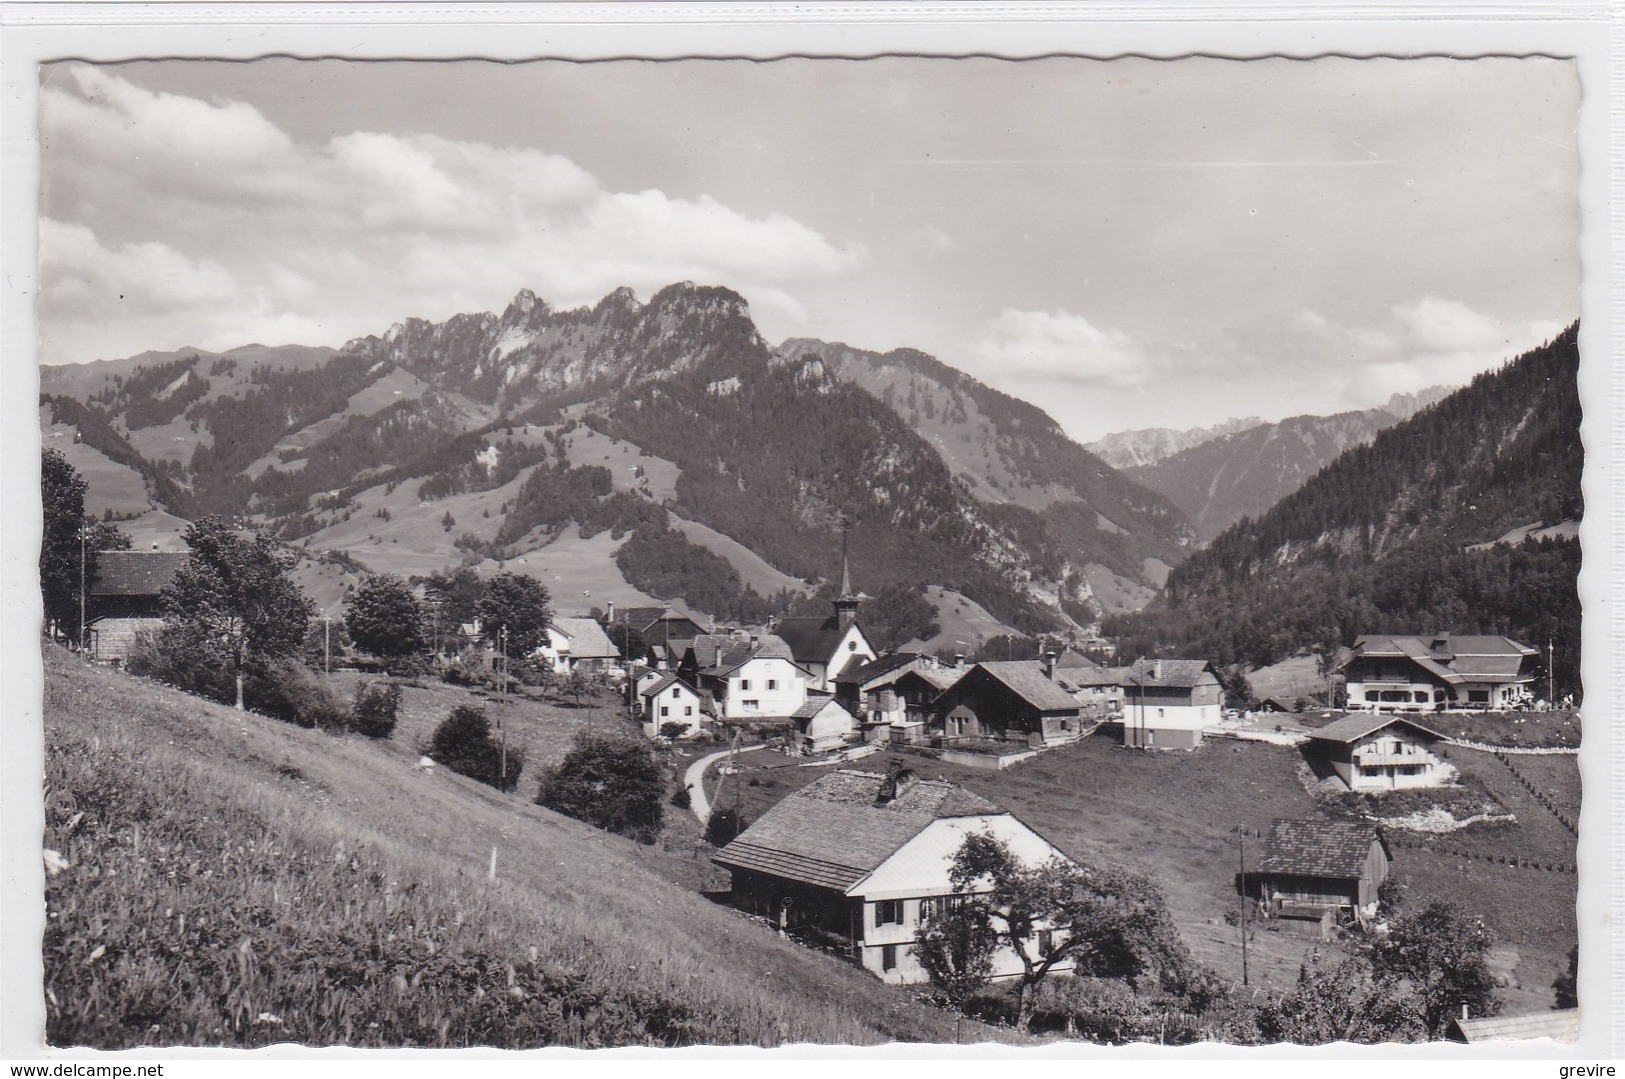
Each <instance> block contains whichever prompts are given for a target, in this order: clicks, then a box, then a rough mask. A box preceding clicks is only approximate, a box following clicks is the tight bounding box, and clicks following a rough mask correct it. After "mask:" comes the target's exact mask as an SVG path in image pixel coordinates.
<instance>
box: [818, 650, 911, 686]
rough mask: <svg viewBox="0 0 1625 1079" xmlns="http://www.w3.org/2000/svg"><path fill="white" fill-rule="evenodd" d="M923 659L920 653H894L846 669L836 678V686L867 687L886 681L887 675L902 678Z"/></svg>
mask: <svg viewBox="0 0 1625 1079" xmlns="http://www.w3.org/2000/svg"><path fill="white" fill-rule="evenodd" d="M923 658H924V657H923V656H921V655H920V653H918V652H893V653H891V654H890V655H885V656H881V657H880V658H879V659H875V660H870V661H869V662H868V663H863V664H859V665H858V666H855V667H848V668H846V669H845V670H843V671H842V672H841V673H840V674H839V675H837V676H836V678H835V684H836V685H857V686H867V685H868V684H869V683H871V682H875V681H880V680H882V679H885V678H886V676H887V675H891V674H897V675H899V676H900V675H901V672H903V671H906V670H908V669H909V667H910V666H912V665H913V664H915V663H918V662H919V661H920V660H921V659H923Z"/></svg>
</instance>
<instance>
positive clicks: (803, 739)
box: [790, 697, 858, 753]
mask: <svg viewBox="0 0 1625 1079" xmlns="http://www.w3.org/2000/svg"><path fill="white" fill-rule="evenodd" d="M790 723H791V736H792V737H793V738H794V739H795V741H796V744H797V745H799V746H800V747H801V748H802V750H803V751H804V752H807V753H828V752H829V751H830V750H832V749H840V748H841V747H842V746H844V745H845V744H846V743H848V742H850V741H853V740H854V739H855V738H856V737H857V733H858V724H857V721H856V720H855V719H853V718H852V713H851V712H848V711H847V710H846V709H845V708H842V707H841V706H840V705H839V704H836V703H835V698H833V697H810V698H808V700H807V703H806V704H804V705H802V706H801V707H800V708H797V709H796V710H795V711H794V712H791V713H790Z"/></svg>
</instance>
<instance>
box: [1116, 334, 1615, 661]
mask: <svg viewBox="0 0 1625 1079" xmlns="http://www.w3.org/2000/svg"><path fill="white" fill-rule="evenodd" d="M1578 371H1579V349H1578V327H1577V326H1571V327H1569V328H1568V329H1567V330H1565V331H1564V332H1563V333H1561V334H1559V335H1558V336H1557V337H1556V338H1555V339H1554V340H1552V341H1551V342H1549V343H1547V344H1545V345H1543V346H1541V347H1539V348H1536V349H1533V350H1531V351H1529V352H1527V353H1525V354H1523V355H1521V356H1519V357H1517V358H1516V359H1514V360H1511V361H1510V362H1508V363H1507V364H1505V365H1503V366H1502V367H1501V368H1500V369H1498V370H1495V371H1492V372H1489V373H1486V374H1482V375H1480V376H1478V377H1477V378H1475V379H1474V380H1473V382H1472V383H1471V384H1470V385H1468V386H1466V387H1464V388H1462V389H1460V390H1457V391H1455V392H1454V393H1451V394H1449V395H1448V396H1447V397H1445V398H1443V399H1442V400H1440V401H1438V402H1437V403H1435V404H1433V405H1431V406H1428V407H1426V408H1423V409H1422V410H1421V411H1419V412H1417V413H1416V414H1415V415H1414V416H1412V417H1411V418H1409V419H1407V420H1404V421H1402V422H1400V423H1398V424H1396V425H1394V426H1392V427H1390V428H1389V429H1387V430H1385V431H1383V432H1381V433H1379V434H1377V435H1376V437H1375V438H1373V439H1372V440H1371V441H1370V442H1369V443H1368V444H1364V445H1359V446H1355V447H1353V448H1351V449H1349V450H1347V451H1346V452H1344V453H1343V454H1342V455H1341V456H1339V457H1338V458H1337V459H1336V460H1335V461H1333V462H1332V463H1331V464H1330V465H1328V466H1327V467H1326V468H1325V469H1323V470H1322V471H1320V472H1319V473H1317V474H1316V475H1315V476H1314V477H1312V478H1311V479H1310V480H1309V481H1308V482H1307V483H1305V484H1304V485H1303V486H1302V487H1301V488H1300V489H1298V490H1297V491H1295V492H1294V493H1292V494H1290V495H1288V496H1287V497H1285V498H1283V499H1282V500H1281V501H1280V502H1279V503H1277V504H1276V505H1275V506H1273V507H1272V508H1271V509H1269V510H1268V511H1267V512H1265V513H1264V514H1262V515H1261V516H1260V517H1258V518H1257V519H1256V520H1245V521H1241V522H1238V523H1237V524H1235V525H1233V526H1231V527H1230V528H1228V529H1226V530H1225V531H1224V532H1222V533H1221V534H1220V535H1219V536H1217V537H1216V538H1215V539H1214V540H1213V542H1212V543H1211V544H1209V545H1208V546H1207V547H1206V548H1205V549H1204V550H1201V551H1198V552H1197V553H1195V554H1193V555H1192V556H1191V557H1190V558H1189V559H1188V560H1186V561H1185V562H1184V563H1183V564H1181V565H1180V566H1178V567H1176V568H1175V569H1174V571H1173V572H1172V573H1171V574H1170V576H1169V579H1168V584H1167V587H1166V589H1165V591H1164V593H1163V594H1162V595H1161V596H1160V597H1159V598H1158V599H1157V601H1156V602H1155V603H1154V604H1152V605H1151V606H1150V607H1148V608H1147V609H1146V610H1145V611H1144V612H1141V613H1140V614H1139V615H1136V616H1128V617H1125V618H1123V619H1119V620H1118V621H1117V623H1116V625H1115V626H1114V627H1113V628H1114V629H1116V630H1118V631H1120V632H1121V633H1122V634H1123V635H1124V636H1125V637H1126V638H1127V639H1128V647H1130V648H1139V649H1142V650H1145V651H1146V652H1147V654H1150V653H1151V652H1154V651H1156V650H1158V649H1164V650H1172V651H1174V652H1176V653H1183V652H1187V651H1188V652H1191V653H1192V654H1199V655H1205V656H1206V657H1208V658H1210V659H1212V660H1215V661H1217V662H1221V663H1228V662H1246V663H1249V664H1251V665H1254V666H1264V665H1267V664H1269V663H1272V662H1275V661H1277V660H1279V659H1281V658H1283V657H1284V656H1285V655H1287V654H1290V653H1291V652H1292V651H1293V650H1294V649H1298V648H1302V647H1304V646H1306V645H1307V644H1310V643H1317V644H1320V645H1322V646H1323V647H1326V648H1331V647H1334V646H1335V645H1336V644H1339V643H1341V644H1347V643H1350V642H1352V641H1353V639H1354V637H1355V636H1357V635H1358V634H1361V633H1430V632H1438V631H1450V632H1457V633H1492V634H1501V635H1506V636H1510V637H1513V638H1515V639H1518V640H1521V641H1524V642H1526V643H1534V644H1540V643H1542V642H1547V641H1551V642H1554V643H1555V645H1556V648H1557V653H1558V661H1557V663H1558V670H1557V674H1558V684H1559V692H1562V691H1563V689H1562V687H1563V686H1564V685H1567V686H1568V687H1570V688H1571V689H1577V688H1578V663H1579V641H1580V637H1579V634H1580V605H1579V596H1578V594H1577V591H1576V582H1577V577H1578V573H1579V567H1580V545H1579V541H1578V539H1577V538H1575V536H1574V532H1575V528H1574V523H1575V522H1578V521H1579V520H1580V519H1581V518H1582V517H1583V513H1584V497H1583V495H1582V492H1581V487H1580V481H1581V474H1582V467H1583V463H1584V451H1583V448H1582V445H1581V442H1580V417H1581V409H1580V400H1579V392H1578ZM1531 526H1533V527H1531ZM1517 536H1528V538H1526V539H1524V540H1522V541H1521V542H1519V541H1516V537H1517ZM1537 537H1538V538H1537Z"/></svg>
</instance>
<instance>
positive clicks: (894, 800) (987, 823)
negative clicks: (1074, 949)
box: [713, 769, 1065, 984]
mask: <svg viewBox="0 0 1625 1079" xmlns="http://www.w3.org/2000/svg"><path fill="white" fill-rule="evenodd" d="M975 833H989V834H991V835H993V836H995V837H997V838H999V839H1001V840H1003V841H1005V842H1006V843H1008V844H1009V845H1010V848H1011V849H1012V850H1013V851H1014V852H1015V854H1016V855H1017V857H1019V858H1020V859H1021V860H1022V861H1024V862H1026V863H1027V864H1029V865H1036V864H1039V863H1041V862H1044V861H1046V860H1048V859H1049V858H1051V857H1055V856H1060V857H1063V858H1064V857H1065V855H1064V854H1062V853H1061V852H1060V851H1059V850H1057V849H1056V848H1055V847H1054V846H1052V845H1051V844H1050V843H1049V841H1047V840H1046V839H1044V838H1043V837H1042V836H1040V835H1039V834H1038V833H1036V832H1034V831H1033V830H1032V829H1031V828H1028V827H1027V826H1026V825H1025V824H1023V823H1021V821H1019V820H1017V819H1016V818H1015V817H1014V816H1012V815H1011V814H1010V813H1008V812H1006V811H1004V810H1002V809H1000V808H999V807H998V806H996V805H994V804H993V803H992V802H989V801H987V800H986V799H985V798H982V797H980V796H979V795H976V794H973V793H971V792H970V791H967V790H965V789H964V788H962V787H958V786H955V785H954V784H952V783H944V782H940V781H930V780H924V779H920V778H918V777H917V776H915V775H914V773H912V772H909V771H907V770H901V771H899V770H896V769H894V770H893V771H892V772H891V773H889V774H885V775H883V774H880V773H878V772H862V771H850V770H842V771H837V772H834V773H831V774H829V775H826V776H824V777H822V778H820V779H818V780H816V781H814V782H813V783H811V784H809V785H808V786H806V787H803V788H802V789H801V790H799V791H797V792H796V793H794V794H792V795H790V796H789V797H787V798H785V799H784V800H783V801H781V802H779V803H778V804H777V805H775V806H774V807H773V808H772V809H770V810H768V811H767V812H766V813H764V814H763V815H762V817H761V819H760V820H758V821H757V822H756V823H755V824H752V825H751V826H750V827H749V828H747V829H746V830H745V831H744V832H742V833H741V834H740V835H739V837H738V838H736V839H735V840H734V841H733V842H731V843H729V844H728V845H727V846H726V847H723V848H722V850H720V851H719V852H717V854H716V855H715V857H714V858H713V861H715V862H716V863H717V864H718V865H721V866H722V867H723V868H725V869H727V870H728V872H729V874H730V875H731V876H732V879H733V902H734V903H735V904H736V905H738V906H740V907H742V908H743V909H745V910H748V911H752V912H754V913H756V914H760V915H764V916H766V917H768V918H771V919H773V920H774V921H775V922H776V923H777V924H778V925H779V926H780V928H781V929H782V930H785V931H788V932H791V933H794V934H796V935H797V936H798V937H801V938H802V939H806V940H809V941H810V942H812V943H815V944H820V945H823V946H825V947H830V948H833V949H835V950H838V951H839V952H841V953H843V954H845V955H847V956H848V957H850V958H851V960H852V961H853V962H854V963H856V964H857V965H859V966H861V967H863V968H864V969H865V970H867V971H869V972H870V973H872V974H874V975H875V976H877V977H879V978H881V979H883V980H885V981H887V982H892V983H898V984H905V983H918V982H923V981H926V980H927V979H926V975H925V971H924V969H923V968H922V967H921V966H920V964H919V961H918V960H917V959H916V958H915V957H914V954H913V953H914V944H915V941H916V939H917V937H918V936H919V932H920V929H921V928H922V927H923V926H924V925H926V924H928V923H929V922H930V919H931V918H932V917H933V916H934V915H935V914H936V913H937V912H939V911H941V910H944V909H947V907H949V906H951V905H952V904H955V903H959V902H963V899H964V893H959V892H956V890H955V888H954V886H953V884H952V882H951V881H950V880H949V879H948V871H949V868H950V866H951V865H952V862H953V858H954V855H955V854H956V853H957V852H958V850H959V847H960V845H961V844H963V842H964V840H965V837H966V836H967V835H971V834H975ZM1021 969H1022V965H1021V962H1020V959H1019V958H1018V957H1017V956H1016V955H1015V953H1014V952H1012V951H1010V950H1009V949H1008V948H1002V949H1000V950H999V951H997V952H996V953H995V955H994V971H993V973H994V976H995V977H1008V976H1011V975H1015V974H1018V973H1020V971H1021ZM1057 969H1065V965H1063V966H1060V967H1058V968H1057Z"/></svg>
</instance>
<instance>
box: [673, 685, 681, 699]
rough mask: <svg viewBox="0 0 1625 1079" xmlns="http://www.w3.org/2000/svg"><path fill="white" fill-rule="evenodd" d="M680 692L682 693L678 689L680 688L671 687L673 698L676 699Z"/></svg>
mask: <svg viewBox="0 0 1625 1079" xmlns="http://www.w3.org/2000/svg"><path fill="white" fill-rule="evenodd" d="M679 692H681V691H680V690H679V689H678V688H677V687H676V686H672V687H671V695H672V696H673V697H675V696H677V694H678V693H679Z"/></svg>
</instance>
